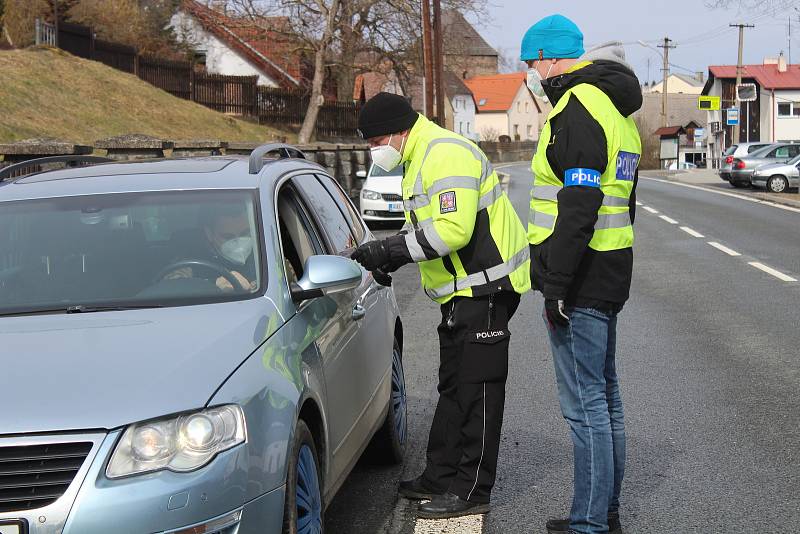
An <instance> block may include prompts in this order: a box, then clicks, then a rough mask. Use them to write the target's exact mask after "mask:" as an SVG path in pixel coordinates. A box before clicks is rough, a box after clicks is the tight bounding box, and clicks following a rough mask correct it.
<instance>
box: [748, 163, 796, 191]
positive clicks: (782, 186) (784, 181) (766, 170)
mask: <svg viewBox="0 0 800 534" xmlns="http://www.w3.org/2000/svg"><path fill="white" fill-rule="evenodd" d="M752 183H753V186H754V187H764V188H766V189H767V191H771V192H773V193H785V192H787V191H788V190H789V188H790V187H798V186H800V156H796V157H794V158H793V159H791V160H790V161H788V162H787V163H770V164H768V165H762V166H761V167H758V168H757V169H756V170H755V171H754V172H753V178H752Z"/></svg>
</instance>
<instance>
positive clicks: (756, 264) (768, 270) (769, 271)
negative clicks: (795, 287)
mask: <svg viewBox="0 0 800 534" xmlns="http://www.w3.org/2000/svg"><path fill="white" fill-rule="evenodd" d="M749 264H750V265H752V266H753V267H755V268H756V269H760V270H762V271H764V272H765V273H767V274H771V275H772V276H774V277H775V278H777V279H778V280H783V281H784V282H797V278H792V277H791V276H789V275H788V274H783V273H782V272H780V271H776V270H775V269H773V268H772V267H769V266H767V265H764V264H763V263H759V262H757V261H751V262H750V263H749Z"/></svg>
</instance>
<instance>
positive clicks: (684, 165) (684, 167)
mask: <svg viewBox="0 0 800 534" xmlns="http://www.w3.org/2000/svg"><path fill="white" fill-rule="evenodd" d="M696 168H697V165H695V164H694V163H689V162H688V161H681V162H680V165H678V163H677V162H675V161H673V162H672V163H670V165H669V167H668V170H670V171H677V170H678V169H680V170H682V171H688V170H690V169H696Z"/></svg>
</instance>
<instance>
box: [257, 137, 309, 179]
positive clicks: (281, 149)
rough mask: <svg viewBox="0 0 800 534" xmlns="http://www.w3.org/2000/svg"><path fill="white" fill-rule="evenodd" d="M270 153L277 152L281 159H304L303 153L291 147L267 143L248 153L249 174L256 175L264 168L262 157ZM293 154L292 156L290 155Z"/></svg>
mask: <svg viewBox="0 0 800 534" xmlns="http://www.w3.org/2000/svg"><path fill="white" fill-rule="evenodd" d="M270 152H277V153H278V154H279V155H280V158H281V159H284V158H292V157H295V158H300V159H306V155H305V154H303V151H302V150H300V149H299V148H297V147H294V146H292V145H287V144H286V143H267V144H266V145H261V146H259V147H257V148H256V149H255V150H253V151H252V152H251V153H250V174H258V173H259V172H261V169H263V168H264V156H266V155H267V154H269V153H270ZM293 153H294V154H295V155H294V156H292V154H293Z"/></svg>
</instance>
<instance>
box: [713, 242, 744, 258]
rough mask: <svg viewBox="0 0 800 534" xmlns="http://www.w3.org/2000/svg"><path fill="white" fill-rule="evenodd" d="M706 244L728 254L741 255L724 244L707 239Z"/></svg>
mask: <svg viewBox="0 0 800 534" xmlns="http://www.w3.org/2000/svg"><path fill="white" fill-rule="evenodd" d="M708 244H709V245H711V246H712V247H714V248H716V249H719V250H721V251H722V252H724V253H725V254H727V255H728V256H741V254H739V253H738V252H736V251H735V250H732V249H729V248H728V247H726V246H725V245H720V244H719V243H717V242H716V241H709V242H708Z"/></svg>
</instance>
